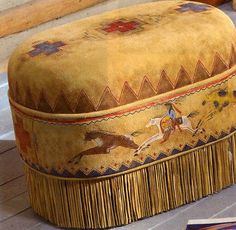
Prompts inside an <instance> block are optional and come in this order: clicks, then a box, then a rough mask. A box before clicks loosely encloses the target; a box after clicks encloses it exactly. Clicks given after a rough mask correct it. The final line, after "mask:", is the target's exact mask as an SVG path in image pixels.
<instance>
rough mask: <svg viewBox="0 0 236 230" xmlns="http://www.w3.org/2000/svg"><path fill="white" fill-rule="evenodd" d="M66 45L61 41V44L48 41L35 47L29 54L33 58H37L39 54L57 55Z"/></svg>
mask: <svg viewBox="0 0 236 230" xmlns="http://www.w3.org/2000/svg"><path fill="white" fill-rule="evenodd" d="M64 45H65V43H63V42H61V41H59V42H54V43H50V42H48V41H46V42H42V43H39V44H37V45H34V46H33V48H34V49H33V50H31V51H30V52H29V53H28V54H29V55H30V56H31V57H35V56H37V55H39V54H42V53H43V54H46V55H51V54H53V53H56V52H58V51H60V47H62V46H64Z"/></svg>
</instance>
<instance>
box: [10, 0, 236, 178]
mask: <svg viewBox="0 0 236 230" xmlns="http://www.w3.org/2000/svg"><path fill="white" fill-rule="evenodd" d="M235 47H236V32H235V28H234V26H233V24H232V22H231V21H230V19H229V18H228V17H227V16H225V15H224V14H223V13H222V12H221V11H219V10H218V9H216V8H214V7H212V6H208V5H205V4H200V3H194V2H185V1H184V2H183V1H167V2H166V1H165V2H157V3H149V4H144V5H137V6H133V7H129V8H125V9H121V10H116V11H113V12H109V13H106V14H103V15H99V16H94V17H92V18H88V19H85V20H81V21H76V22H73V23H70V24H68V25H64V26H61V27H58V28H55V29H52V30H50V31H45V32H43V33H40V34H37V35H35V36H34V37H33V38H30V39H28V40H27V41H26V42H24V43H23V44H22V45H21V46H19V48H17V50H16V51H15V52H14V54H13V55H12V57H11V60H10V63H9V85H10V91H9V95H10V102H11V108H12V115H13V121H14V127H15V133H16V140H17V146H18V149H19V151H20V154H21V156H22V158H23V160H24V161H25V162H26V163H27V164H28V165H30V166H31V167H32V168H34V169H35V170H38V171H41V172H43V173H47V174H51V175H55V176H60V177H63V178H66V177H68V178H77V179H78V178H97V177H101V176H112V175H117V174H118V173H125V172H128V171H130V170H136V169H139V168H140V167H147V166H149V165H151V164H155V163H156V162H159V161H160V160H161V161H163V160H168V159H169V158H174V157H177V156H179V155H180V154H184V153H186V152H188V151H194V150H195V149H198V148H203V147H204V146H205V147H206V148H207V146H208V145H211V144H212V143H214V142H217V141H220V140H222V139H224V138H226V137H228V136H230V135H232V134H233V133H234V132H235V131H236V118H235V115H234V113H235V105H236V78H235V73H236V53H235Z"/></svg>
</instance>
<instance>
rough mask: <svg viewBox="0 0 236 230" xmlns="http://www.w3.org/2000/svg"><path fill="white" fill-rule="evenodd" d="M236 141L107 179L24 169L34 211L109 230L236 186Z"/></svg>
mask: <svg viewBox="0 0 236 230" xmlns="http://www.w3.org/2000/svg"><path fill="white" fill-rule="evenodd" d="M235 138H236V134H231V135H229V136H227V137H225V138H224V139H221V140H220V141H216V142H214V143H211V144H208V145H206V146H204V147H201V148H198V149H195V150H194V151H189V152H185V153H183V154H181V155H178V156H173V157H170V158H169V159H168V160H163V161H159V162H158V163H155V164H152V165H151V164H150V165H149V166H148V167H143V168H141V169H140V168H139V169H138V170H137V169H136V170H133V171H131V172H129V173H126V174H121V175H117V176H114V177H107V178H102V179H96V178H95V179H86V180H83V179H74V178H72V179H68V178H59V177H54V176H50V175H46V174H42V173H40V172H37V171H35V170H34V169H32V168H30V167H29V166H28V165H25V172H26V178H27V184H28V188H29V195H30V201H31V204H32V208H33V209H34V210H35V212H36V213H38V214H39V215H40V216H42V217H44V218H45V219H47V220H49V221H50V222H52V223H54V224H56V225H57V226H60V227H68V228H108V227H114V226H120V225H125V224H128V223H130V222H133V221H135V220H138V219H141V218H144V217H149V216H153V215H155V214H157V213H161V212H163V211H167V210H170V209H173V208H176V207H178V206H181V205H183V204H187V203H190V202H192V201H195V200H198V199H200V198H202V197H204V196H207V195H209V194H212V193H214V192H218V191H220V190H221V189H223V188H225V187H227V186H230V185H232V184H234V183H235V181H236V160H235V157H236V151H235V144H236V142H235Z"/></svg>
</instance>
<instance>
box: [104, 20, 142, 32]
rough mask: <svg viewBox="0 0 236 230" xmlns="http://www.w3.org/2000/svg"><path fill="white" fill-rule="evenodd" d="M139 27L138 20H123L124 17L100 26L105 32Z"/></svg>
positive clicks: (125, 30)
mask: <svg viewBox="0 0 236 230" xmlns="http://www.w3.org/2000/svg"><path fill="white" fill-rule="evenodd" d="M139 27H140V23H139V22H138V21H134V20H133V21H125V20H124V19H120V20H118V21H115V22H112V23H110V24H108V25H106V26H105V27H104V28H102V30H103V31H105V32H107V33H111V32H117V31H118V32H122V33H125V32H128V31H132V30H136V29H138V28H139Z"/></svg>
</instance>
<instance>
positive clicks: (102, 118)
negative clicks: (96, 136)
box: [10, 71, 236, 126]
mask: <svg viewBox="0 0 236 230" xmlns="http://www.w3.org/2000/svg"><path fill="white" fill-rule="evenodd" d="M235 76H236V71H235V72H232V73H230V74H228V75H226V76H223V77H222V78H221V79H218V80H215V81H212V82H210V83H208V84H206V85H203V86H200V87H195V88H192V89H191V90H187V91H185V92H183V93H179V94H173V95H171V96H169V97H166V98H163V99H162V100H157V101H154V102H151V103H148V104H146V105H143V106H136V107H131V108H130V109H127V110H124V111H120V112H114V113H110V114H107V115H101V116H96V117H88V118H80V119H77V120H76V119H73V120H69V119H68V120H65V119H64V120H63V121H62V120H60V119H59V120H58V119H49V118H48V119H46V118H43V119H42V118H41V117H38V116H37V115H29V114H28V112H24V111H22V109H21V108H19V107H18V106H17V104H15V102H14V101H13V100H12V99H11V98H10V105H11V106H12V107H13V108H14V109H15V110H16V111H17V112H18V113H20V114H21V115H22V116H25V117H30V118H31V119H33V120H35V121H39V122H42V123H46V124H48V125H78V126H83V125H90V124H95V123H97V122H102V121H107V120H111V119H116V118H120V117H123V116H129V115H134V114H135V113H139V112H143V111H145V110H147V109H150V108H152V107H153V106H156V105H162V104H164V103H166V102H167V101H171V102H174V101H175V100H177V99H179V98H182V97H185V96H189V95H193V94H195V93H197V92H200V91H202V90H206V89H209V88H212V87H216V86H220V85H221V84H223V83H225V82H227V81H228V80H230V79H231V78H232V77H235Z"/></svg>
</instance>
